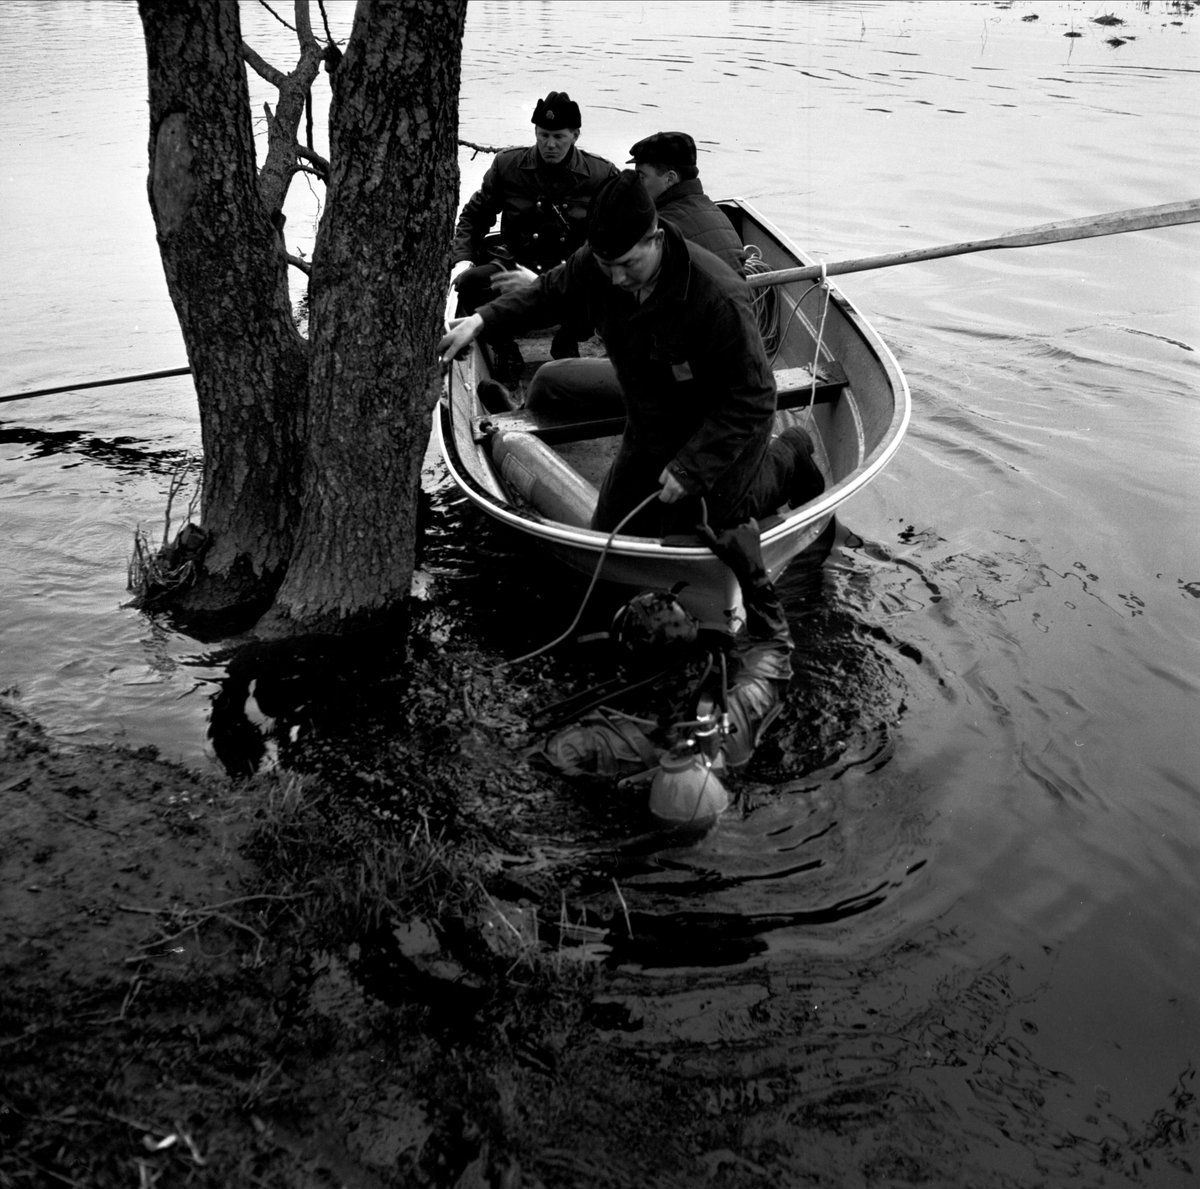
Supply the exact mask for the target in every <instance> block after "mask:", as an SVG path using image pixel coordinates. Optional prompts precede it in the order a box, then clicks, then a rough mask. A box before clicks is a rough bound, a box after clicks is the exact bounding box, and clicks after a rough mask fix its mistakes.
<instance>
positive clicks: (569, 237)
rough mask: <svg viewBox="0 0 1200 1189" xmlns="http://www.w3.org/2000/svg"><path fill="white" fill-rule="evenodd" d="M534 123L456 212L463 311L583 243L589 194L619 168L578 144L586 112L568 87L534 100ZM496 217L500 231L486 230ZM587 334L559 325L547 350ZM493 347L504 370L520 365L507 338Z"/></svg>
mask: <svg viewBox="0 0 1200 1189" xmlns="http://www.w3.org/2000/svg"><path fill="white" fill-rule="evenodd" d="M531 122H532V123H533V124H534V132H535V136H536V138H537V143H536V144H534V145H532V146H531V147H529V148H517V149H504V150H502V151H501V152H499V153H497V154H496V156H495V159H494V160H493V161H492V164H491V168H489V169H488V171H487V173H486V174H485V175H484V178H483V184H482V185H481V186H480V187H479V189H478V190H477V191H476V192H475V194H473V195H472V196H471V198H470V199H468V201H467V204H466V205H465V206H464V207H463V210H462V214H461V215H460V216H459V219H458V226H457V227H456V228H455V231H454V250H453V255H452V256H451V263H452V264H453V271H452V273H451V279H452V280H453V281H454V287H455V288H456V289H457V290H458V294H459V305H458V313H459V314H460V315H461V314H469V313H471V312H472V311H473V310H474V309H475V308H476V307H477V306H479V305H482V304H483V303H484V302H486V301H490V300H491V299H492V298H493V297H495V296H497V295H498V294H499V293H503V292H506V291H507V290H509V289H512V288H518V287H520V286H523V285H528V284H530V283H531V282H532V281H533V280H534V279H535V278H536V276H537V275H538V274H540V273H544V272H546V271H547V270H548V269H551V268H553V267H554V266H555V265H556V264H561V263H562V261H564V260H565V259H566V258H567V257H568V256H569V255H570V254H571V253H572V252H573V251H575V249H576V248H578V247H580V246H581V245H582V244H583V242H584V238H585V235H586V231H587V218H588V211H589V209H590V207H591V203H592V199H593V197H594V196H595V194H596V192H597V191H598V190H599V189H600V187H601V186H602V185H604V183H605V182H606V181H607V180H608V179H609V178H611V177H613V176H614V175H615V174H616V172H617V167H616V166H615V165H614V164H613V163H612V162H611V161H607V160H605V158H603V157H597V156H595V155H594V154H592V153H587V152H585V151H584V150H583V149H581V148H579V147H578V146H577V145H576V143H575V142H576V141H577V140H578V139H579V130H580V127H581V126H582V123H583V119H582V116H581V115H580V111H579V104H577V103H576V102H575V101H574V100H573V99H572V98H571V97H570V95H568V94H567V93H566V92H565V91H551V92H550V94H549V95H547V96H546V98H545V99H539V100H538V102H537V106H536V107H535V108H534V111H533V117H532V120H531ZM497 217H499V219H500V232H499V235H498V236H491V235H489V234H488V233H489V232H490V231H491V229H492V225H493V223H494V222H495V221H496V218H497ZM590 333H591V329H590V327H584V326H566V327H564V328H563V329H562V330H560V331H559V333H558V334H556V335H555V337H554V340H553V342H552V343H551V354H552V355H553V356H554V358H555V359H558V358H562V357H564V356H576V355H578V354H579V347H578V341H579V339H580V338H586V337H587V336H588V335H589V334H590ZM493 346H494V347H496V346H501V347H502V349H501V351H500V352H499V354H500V355H501V356H502V359H501V363H502V364H506V365H508V367H507V370H512V368H513V367H519V366H520V355H519V352H517V349H516V345H515V344H514V343H512V341H511V340H507V341H506V342H504V343H503V344H495V343H494V344H493Z"/></svg>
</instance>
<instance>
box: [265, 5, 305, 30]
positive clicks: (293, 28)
mask: <svg viewBox="0 0 1200 1189" xmlns="http://www.w3.org/2000/svg"><path fill="white" fill-rule="evenodd" d="M258 2H259V4H261V5H262V6H263V8H265V9H266V10H267V12H269V13H270V14H271V15H272V16H273V17H274V18H275V19H276V20H277V21H278V22H279V23H280V24H281V25H282V26H283V27H284V28H285V29H291V31H292V32H293V33H295V32H296V26H295V25H289V24H288V23H287V21H285V20H284V19H283V17H281V16H280V15H279V13H277V12H276V11H275V10H274V9H273V8H272V7H271V6H270V5H269V4H268V3H267V0H258Z"/></svg>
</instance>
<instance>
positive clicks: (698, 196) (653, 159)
mask: <svg viewBox="0 0 1200 1189" xmlns="http://www.w3.org/2000/svg"><path fill="white" fill-rule="evenodd" d="M629 160H630V162H631V163H632V165H633V167H634V169H636V170H637V173H638V177H640V178H641V179H642V181H643V183H645V186H646V189H647V190H648V191H649V193H650V197H651V198H653V199H654V206H655V208H656V209H657V211H658V214H659V217H660V218H663V219H669V220H670V221H671V222H672V223H674V224H675V226H676V227H678V228H679V230H680V231H682V232H683V237H684V239H690V240H691V241H692V243H694V244H699V245H700V246H701V247H702V248H707V249H708V250H709V251H710V252H712V254H713V255H714V256H720V257H721V259H722V260H724V261H725V263H726V264H728V265H729V267H730V268H732V269H733V270H734V272H739V273H740V272H742V270H743V263H742V251H743V249H742V241H741V239H739V238H738V233H737V232H736V231H735V230H734V229H733V224H732V223H731V222H730V221H729V219H728V217H727V216H726V215H725V214H724V212H723V211H722V210H721V208H720V207H719V206H717V204H716V203H715V202H713V200H712V199H711V198H709V196H708V195H707V194H705V193H704V187H703V186H702V185H701V184H700V171H699V170H698V169H697V168H696V142H695V141H694V140H693V139H692V138H691V137H690V136H688V134H687V133H686V132H655V133H654V134H653V135H652V136H647V137H646V138H645V139H644V140H639V141H638V142H637V144H635V145H634V146H633V148H631V149H630V150H629Z"/></svg>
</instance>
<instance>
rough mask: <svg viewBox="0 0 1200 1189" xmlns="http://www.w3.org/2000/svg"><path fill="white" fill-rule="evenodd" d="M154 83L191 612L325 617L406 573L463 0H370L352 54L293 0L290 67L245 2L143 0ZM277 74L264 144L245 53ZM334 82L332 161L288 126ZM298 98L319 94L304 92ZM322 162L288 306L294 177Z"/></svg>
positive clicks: (429, 378) (438, 288)
mask: <svg viewBox="0 0 1200 1189" xmlns="http://www.w3.org/2000/svg"><path fill="white" fill-rule="evenodd" d="M138 9H139V12H140V14H141V19H142V26H143V29H144V32H145V40H146V54H147V59H148V65H149V83H150V178H149V194H150V207H151V210H152V212H153V215H154V221H155V226H156V229H157V236H158V244H159V249H160V252H161V255H162V261H163V268H164V271H165V273H166V279H167V288H168V291H169V292H170V295H171V300H172V302H173V303H174V305H175V310H176V313H177V315H178V317H179V324H180V327H181V328H182V331H183V338H184V342H185V344H186V347H187V352H188V359H189V362H190V364H191V368H192V374H193V378H194V381H195V385H196V395H197V399H198V401H199V407H200V426H201V437H202V444H203V451H204V472H203V527H204V529H205V531H206V533H207V535H208V546H207V548H206V550H205V552H204V554H203V558H202V563H201V566H200V570H199V576H198V579H197V581H196V582H195V583H194V584H193V585H192V586H190V587H189V588H187V589H186V590H185V591H183V592H182V593H181V594H180V595H179V596H176V597H175V598H173V599H172V602H171V606H172V609H173V610H174V612H175V613H176V614H177V615H178V616H179V617H180V619H181V621H182V622H183V623H184V624H186V623H187V622H188V621H191V622H192V623H195V624H203V623H204V622H212V623H216V622H220V621H227V620H228V619H229V618H230V616H231V615H234V616H240V617H241V618H242V619H243V620H246V619H247V618H249V619H253V618H255V617H260V618H258V623H257V628H256V630H257V631H258V633H259V634H260V635H266V636H273V635H274V636H278V635H291V634H300V633H305V634H307V633H313V632H337V631H341V630H344V629H346V628H347V627H349V626H353V625H356V624H359V623H362V622H364V621H366V622H369V621H370V620H371V618H372V617H373V615H374V614H376V613H378V612H381V611H385V610H387V609H389V608H393V607H395V606H397V605H398V604H400V603H401V602H402V601H403V600H404V599H405V598H406V596H407V594H408V591H409V588H410V585H411V581H412V571H413V558H414V549H415V542H416V509H417V497H418V492H419V486H420V468H421V462H422V459H423V457H424V453H425V448H426V444H427V441H428V436H429V425H430V415H431V410H432V407H433V404H434V402H435V400H436V397H437V392H438V386H439V370H438V364H437V358H436V353H435V350H434V345H435V344H436V342H437V339H438V337H439V334H440V331H441V324H442V315H443V310H444V304H445V278H446V275H447V270H448V264H447V261H448V246H449V244H450V241H451V236H452V232H453V225H454V218H455V213H456V210H457V200H458V152H457V144H456V141H457V135H458V92H459V79H460V60H461V46H462V32H463V20H464V16H465V11H466V0H398V2H391V3H383V2H377V3H371V2H369V0H360V2H359V4H358V7H357V11H356V14H355V18H354V26H353V30H352V33H351V35H350V38H349V41H348V42H347V44H346V46H345V49H344V53H339V51H338V49H337V47H335V46H333V44H332V42H331V41H329V40H328V39H325V40H323V41H318V39H317V38H316V36H315V35H314V33H313V29H312V25H311V21H310V19H309V11H308V5H307V2H306V0H297V2H296V4H295V6H294V11H295V25H296V33H297V40H298V43H299V61H298V64H297V66H296V67H295V69H294V70H293V71H292V72H291V73H290V74H286V75H285V74H284V73H283V72H281V71H279V70H277V69H275V68H274V67H272V66H269V65H268V64H267V63H265V62H264V61H263V60H262V59H261V58H259V56H258V55H257V54H256V53H255V52H254V51H253V49H251V48H250V47H249V46H246V45H244V43H243V41H242V35H241V29H240V22H239V15H238V6H237V5H236V4H212V3H211V2H210V0H139V4H138ZM248 62H249V63H250V65H251V66H252V67H253V68H254V69H255V70H256V71H257V72H258V73H259V74H261V75H263V77H264V78H267V79H268V81H270V82H272V83H274V84H275V85H276V86H277V87H279V90H280V98H279V102H278V104H277V107H276V110H275V112H274V113H272V114H271V115H270V120H269V133H268V151H267V159H266V161H265V162H264V164H263V166H262V167H261V169H260V168H259V166H258V163H257V161H256V158H255V146H254V137H253V132H252V127H251V110H250V96H249V89H248V85H247V79H246V65H247V63H248ZM322 62H324V63H325V66H326V69H327V70H328V72H329V81H330V85H331V88H332V102H331V106H330V115H329V160H328V161H325V160H324V159H323V158H321V157H320V156H319V155H318V154H317V153H315V152H314V151H313V150H312V147H311V139H310V138H306V140H307V142H308V143H306V144H300V143H299V141H298V139H297V134H298V128H299V122H300V118H301V116H302V115H303V114H304V112H305V105H306V101H308V93H309V88H310V87H311V85H312V83H313V80H314V79H315V78H316V76H317V73H318V70H319V68H320V66H321V64H322ZM308 110H309V111H311V107H310V108H309V109H308ZM300 171H307V172H310V173H315V174H317V176H319V177H321V178H322V179H323V180H324V181H325V184H326V194H325V199H324V209H323V214H322V216H321V222H320V227H319V230H318V234H317V238H316V244H315V248H314V251H313V256H312V264H311V274H310V279H309V335H308V338H307V339H305V338H303V337H302V336H301V335H300V333H299V332H298V331H297V329H296V325H295V322H294V320H293V316H292V308H291V301H290V297H289V293H288V268H289V264H288V255H287V251H286V248H285V246H284V241H283V237H282V234H281V228H282V225H283V219H282V206H283V200H284V197H285V195H286V193H287V187H288V184H289V183H290V181H291V179H292V178H293V177H294V175H295V174H296V173H297V172H300Z"/></svg>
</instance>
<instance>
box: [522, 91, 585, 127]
mask: <svg viewBox="0 0 1200 1189" xmlns="http://www.w3.org/2000/svg"><path fill="white" fill-rule="evenodd" d="M529 122H530V123H531V124H536V125H537V126H538V127H539V128H545V129H546V131H547V132H558V131H559V130H560V129H562V128H582V127H583V117H582V116H581V115H580V114H579V104H578V103H576V102H575V101H574V100H573V99H572V98H571V96H570V95H568V94H567V93H566V91H551V92H550V94H549V95H547V96H546V98H545V99H539V100H538V101H537V107H535V108H534V109H533V119H532V120H530V121H529Z"/></svg>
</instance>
